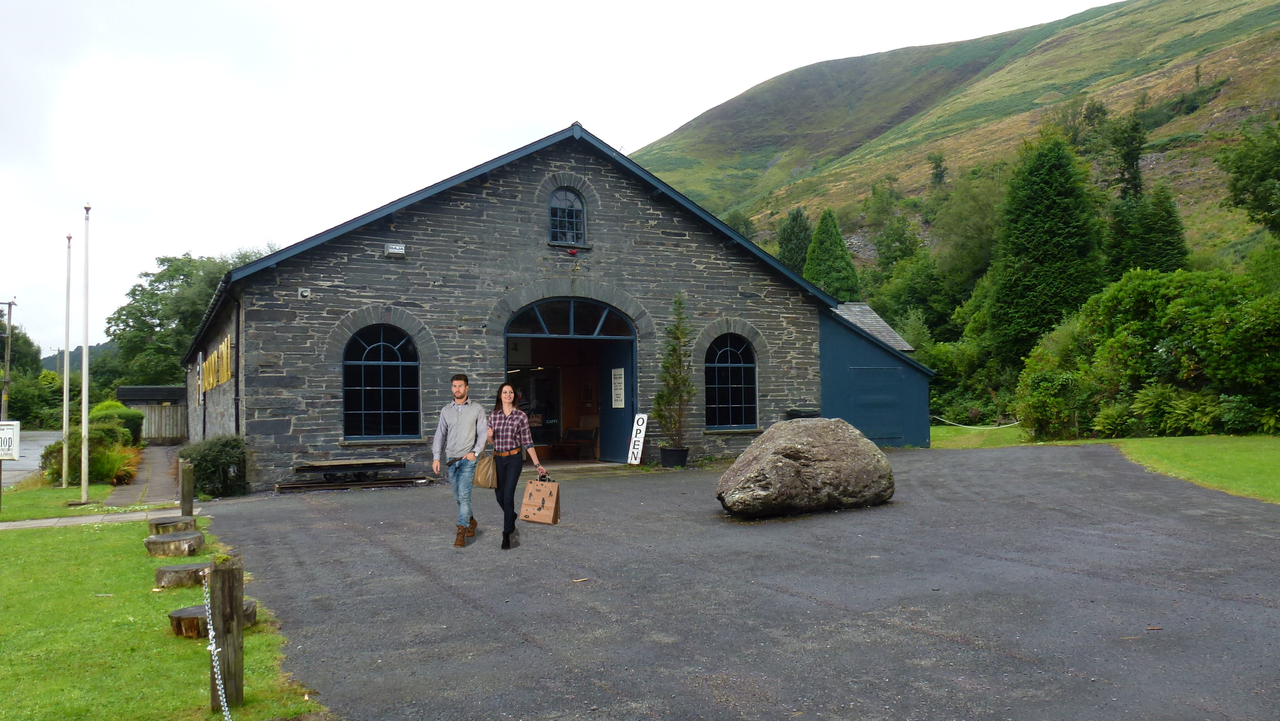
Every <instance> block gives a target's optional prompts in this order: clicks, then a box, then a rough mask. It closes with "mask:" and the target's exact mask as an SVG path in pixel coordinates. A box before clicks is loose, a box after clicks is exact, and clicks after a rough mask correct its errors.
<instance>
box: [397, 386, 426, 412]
mask: <svg viewBox="0 0 1280 721" xmlns="http://www.w3.org/2000/svg"><path fill="white" fill-rule="evenodd" d="M420 397H421V396H419V395H418V389H417V388H413V389H410V390H407V391H404V398H403V400H402V402H401V407H402V408H404V409H405V410H406V411H418V410H422V409H421V407H420V406H419V405H418V399H419V398H420Z"/></svg>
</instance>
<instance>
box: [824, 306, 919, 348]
mask: <svg viewBox="0 0 1280 721" xmlns="http://www.w3.org/2000/svg"><path fill="white" fill-rule="evenodd" d="M836 312H837V313H839V314H840V315H842V316H844V317H845V318H846V319H848V320H849V322H850V323H853V324H854V325H856V326H858V327H859V328H861V329H863V330H865V331H866V332H868V333H870V334H871V335H873V336H875V337H876V338H879V339H880V340H881V341H883V342H884V344H885V345H887V346H889V347H890V348H893V349H894V350H898V351H902V352H903V353H910V352H911V351H913V350H915V348H912V347H911V344H910V343H908V342H907V341H906V340H905V339H903V337H902V336H900V335H898V331H896V330H894V329H893V328H891V327H890V326H889V324H888V323H886V322H884V318H881V317H880V314H879V313H877V312H875V311H874V310H871V306H870V305H868V304H866V303H841V304H840V305H838V306H836Z"/></svg>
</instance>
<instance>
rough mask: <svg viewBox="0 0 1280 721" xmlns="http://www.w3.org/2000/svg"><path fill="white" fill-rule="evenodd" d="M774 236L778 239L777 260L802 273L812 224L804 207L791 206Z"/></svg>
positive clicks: (811, 236)
mask: <svg viewBox="0 0 1280 721" xmlns="http://www.w3.org/2000/svg"><path fill="white" fill-rule="evenodd" d="M775 237H776V238H777V239H778V260H780V261H782V264H783V265H785V266H787V267H788V268H790V269H791V270H793V271H795V272H796V273H804V261H805V256H807V255H808V253H809V244H810V243H812V242H813V225H812V224H811V223H810V222H809V216H808V215H806V214H805V212H804V208H792V209H791V212H790V213H787V217H786V218H784V219H783V221H782V223H781V224H780V225H779V226H778V233H777V235H776V236H775Z"/></svg>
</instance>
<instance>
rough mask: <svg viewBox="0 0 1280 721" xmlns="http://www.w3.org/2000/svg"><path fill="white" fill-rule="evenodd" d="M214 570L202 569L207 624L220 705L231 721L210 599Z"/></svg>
mask: <svg viewBox="0 0 1280 721" xmlns="http://www.w3.org/2000/svg"><path fill="white" fill-rule="evenodd" d="M212 572H213V568H212V567H209V568H205V569H204V570H202V571H200V578H201V580H202V581H203V586H204V618H205V622H206V624H205V625H207V626H208V627H209V658H210V659H211V660H212V661H213V678H214V681H215V682H216V683H217V684H218V705H219V706H221V708H222V717H223V718H224V719H226V720H227V721H231V709H229V708H227V690H226V688H225V687H224V686H223V685H222V664H220V663H218V652H219V651H221V650H222V649H220V648H218V640H217V634H216V633H215V632H214V630H213V607H212V605H211V604H210V601H209V574H210V573H212Z"/></svg>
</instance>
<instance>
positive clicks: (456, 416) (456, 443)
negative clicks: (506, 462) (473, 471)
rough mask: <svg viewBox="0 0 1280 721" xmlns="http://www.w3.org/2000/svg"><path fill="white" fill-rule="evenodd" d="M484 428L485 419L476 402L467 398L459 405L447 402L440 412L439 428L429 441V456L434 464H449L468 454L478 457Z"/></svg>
mask: <svg viewBox="0 0 1280 721" xmlns="http://www.w3.org/2000/svg"><path fill="white" fill-rule="evenodd" d="M488 428H489V417H488V415H487V414H486V413H485V412H484V409H483V408H481V407H480V404H479V403H476V402H475V401H473V400H471V399H470V398H468V399H467V402H466V403H463V404H459V403H458V402H457V401H449V405H447V406H445V407H444V408H443V409H441V411H440V425H439V426H437V427H436V436H435V438H434V439H432V441H431V455H432V457H433V458H435V460H437V461H439V460H447V461H450V460H453V459H454V458H461V457H463V456H465V455H467V454H468V453H475V454H476V455H477V456H479V455H480V452H481V451H483V450H484V444H485V431H486V430H488ZM446 439H447V440H446ZM441 451H443V452H444V454H445V457H444V458H443V459H441V458H440V453H441Z"/></svg>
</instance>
